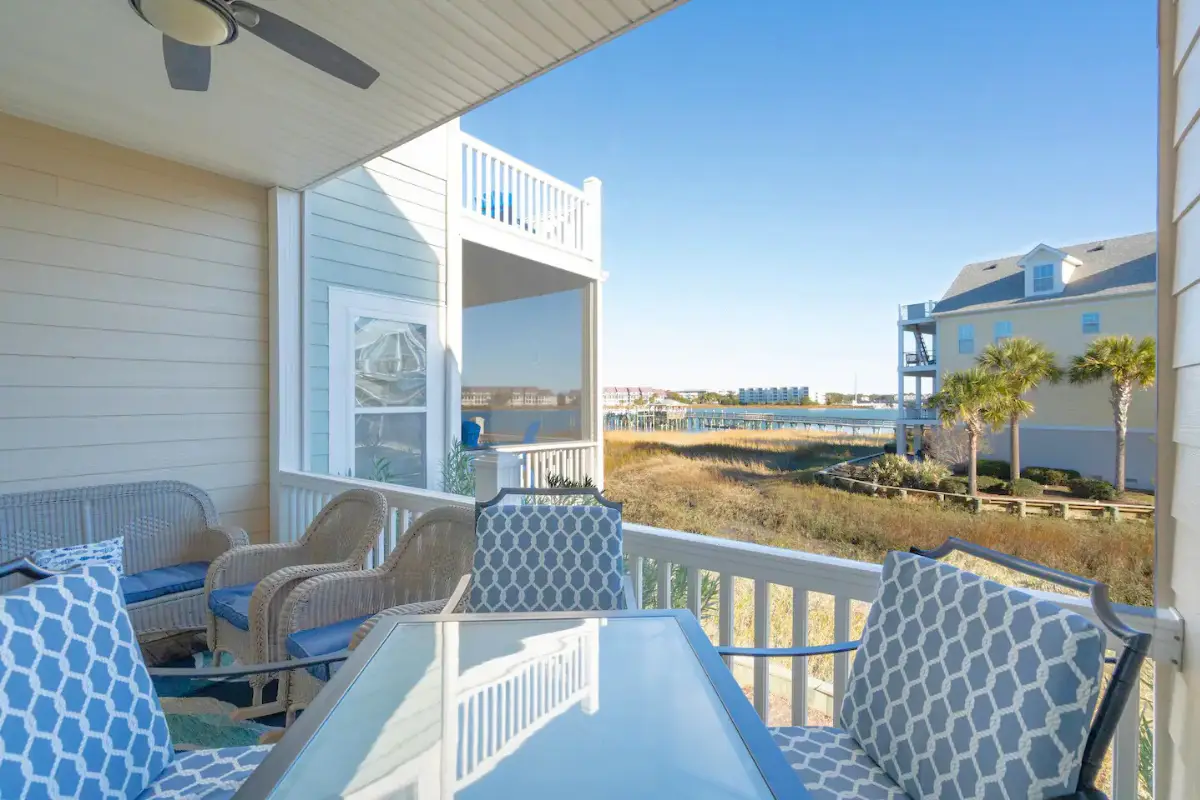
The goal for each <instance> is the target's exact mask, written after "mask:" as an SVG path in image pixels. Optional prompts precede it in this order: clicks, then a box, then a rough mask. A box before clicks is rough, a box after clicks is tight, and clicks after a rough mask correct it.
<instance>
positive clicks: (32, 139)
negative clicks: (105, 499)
mask: <svg viewBox="0 0 1200 800" xmlns="http://www.w3.org/2000/svg"><path fill="white" fill-rule="evenodd" d="M266 270H267V249H266V190H265V189H263V188H260V187H255V186H251V185H249V184H245V183H241V182H239V181H234V180H230V179H228V178H224V177H221V176H218V175H214V174H211V173H207V172H203V171H201V170H197V169H193V168H190V167H185V166H182V165H180V164H176V163H173V162H170V161H165V160H162V159H158V158H154V157H151V156H147V155H144V154H142V153H137V152H134V151H131V150H125V149H122V148H118V147H114V146H112V145H109V144H104V143H102V142H98V141H95V140H92V139H87V138H85V137H82V136H77V135H74V134H70V133H65V132H63V131H59V130H55V129H53V128H49V127H46V126H43V125H38V124H36V123H32V122H29V121H26V120H21V119H17V118H15V117H9V116H4V115H0V493H4V492H18V491H28V490H34V489H47V488H58V487H67V486H86V485H90V484H97V483H110V482H117V481H137V480H159V479H176V480H183V481H187V482H189V483H194V484H196V485H198V486H200V487H201V488H203V489H205V490H206V491H208V492H209V493H210V494H211V495H212V498H213V500H214V501H215V502H216V504H217V508H218V510H219V511H220V512H221V516H222V519H223V521H225V522H227V523H229V524H234V525H241V526H242V527H244V528H246V529H247V530H248V531H250V532H251V534H252V536H253V537H254V538H255V539H259V540H264V541H265V540H266V538H267V536H268V533H269V527H270V526H269V518H268V517H269V514H268V507H269V503H268V499H267V483H268V480H267V477H268V476H267V430H268V425H267V294H266V293H267V272H266Z"/></svg>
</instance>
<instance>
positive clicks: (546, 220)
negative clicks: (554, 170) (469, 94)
mask: <svg viewBox="0 0 1200 800" xmlns="http://www.w3.org/2000/svg"><path fill="white" fill-rule="evenodd" d="M460 137H461V142H462V144H461V147H462V159H463V167H462V176H463V185H462V196H461V199H460V202H461V206H462V210H463V212H464V213H467V214H469V215H471V217H472V218H474V219H479V220H483V221H484V222H486V223H487V224H490V225H494V226H499V227H501V228H502V229H504V230H505V231H507V232H509V233H512V234H514V235H517V236H522V237H527V238H530V239H534V240H536V241H538V242H541V243H543V244H549V245H552V246H554V247H558V248H561V249H563V250H567V251H569V252H571V253H576V254H578V255H583V256H588V255H589V249H590V248H591V244H592V241H591V240H592V238H593V234H592V232H591V231H589V230H588V227H589V225H588V220H589V219H590V218H591V215H590V214H589V213H588V204H589V199H588V197H587V195H586V193H585V192H584V190H583V189H579V188H576V187H574V186H571V185H569V184H567V183H564V182H563V181H560V180H559V179H558V178H555V177H553V176H551V175H548V174H546V173H545V172H542V171H541V170H540V169H537V168H536V167H532V166H530V165H529V164H526V163H525V162H524V161H521V160H520V159H519V158H516V157H515V156H511V155H509V154H508V153H505V152H504V151H502V150H499V149H497V148H495V147H492V146H491V145H490V144H488V143H486V142H483V141H480V140H479V139H476V138H475V137H474V136H471V135H469V134H466V133H463V134H460Z"/></svg>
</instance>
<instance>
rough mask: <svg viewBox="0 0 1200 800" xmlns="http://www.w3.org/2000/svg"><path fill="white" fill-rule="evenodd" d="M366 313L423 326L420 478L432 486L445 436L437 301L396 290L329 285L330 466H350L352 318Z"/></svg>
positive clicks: (338, 470) (338, 468) (341, 468)
mask: <svg viewBox="0 0 1200 800" xmlns="http://www.w3.org/2000/svg"><path fill="white" fill-rule="evenodd" d="M359 316H370V317H376V318H380V319H392V320H396V321H399V322H411V323H416V324H419V325H424V326H425V329H426V339H425V346H426V355H427V358H428V361H427V363H426V373H425V414H426V417H425V480H426V486H427V487H430V488H432V487H434V486H436V478H437V474H438V465H439V463H440V461H441V459H442V458H443V457H444V456H445V447H444V443H445V441H446V425H447V420H446V398H445V389H446V380H445V369H446V366H445V362H446V350H445V345H444V344H443V341H442V339H443V336H442V330H441V322H442V317H443V312H442V308H441V305H440V304H439V303H435V302H431V301H427V300H417V299H414V298H411V297H402V296H399V295H386V294H378V293H374V292H365V291H361V290H357V289H347V288H345V287H341V286H330V287H329V471H330V472H331V473H334V474H341V473H343V472H346V473H349V472H350V471H352V470H353V466H354V419H355V416H356V415H355V404H354V369H353V366H354V365H353V353H352V348H353V334H352V330H351V326H352V325H353V324H354V319H355V317H359Z"/></svg>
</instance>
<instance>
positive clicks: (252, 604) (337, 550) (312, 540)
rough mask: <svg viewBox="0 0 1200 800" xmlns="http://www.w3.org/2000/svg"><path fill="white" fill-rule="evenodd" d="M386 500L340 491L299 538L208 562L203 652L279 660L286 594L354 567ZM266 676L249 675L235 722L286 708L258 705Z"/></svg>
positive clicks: (371, 541) (367, 492)
mask: <svg viewBox="0 0 1200 800" xmlns="http://www.w3.org/2000/svg"><path fill="white" fill-rule="evenodd" d="M387 511H388V505H387V499H386V498H385V497H384V496H383V495H382V494H380V493H379V492H377V491H375V490H373V489H353V490H351V491H348V492H343V493H342V494H339V495H338V496H337V497H335V498H333V499H332V500H330V501H329V502H328V503H326V504H325V507H324V508H322V509H321V510H320V511H319V512H318V513H317V516H316V518H315V519H313V521H312V524H310V525H309V526H308V530H306V531H305V532H304V535H303V536H302V537H300V540H299V541H297V542H289V543H282V544H257V545H250V546H249V547H241V548H238V549H237V550H233V551H230V552H228V553H226V554H225V555H223V556H221V557H220V558H218V559H217V560H216V561H214V562H213V565H212V567H211V568H210V569H209V571H208V579H207V581H206V582H205V585H204V591H205V597H206V598H207V603H208V609H209V615H208V649H209V650H211V651H212V652H213V653H214V655H215V654H217V653H221V652H226V653H230V654H232V655H233V657H234V659H236V660H237V662H238V663H239V664H244V665H249V664H262V663H265V662H268V661H279V660H281V659H283V658H284V653H283V651H282V650H281V649H279V647H278V644H279V635H278V634H279V620H281V619H282V616H281V613H282V611H283V603H284V601H285V600H286V599H287V595H288V593H289V592H290V591H291V590H292V589H294V588H296V586H297V585H298V584H299V583H300V582H301V581H303V580H306V579H308V578H312V577H316V576H317V575H324V574H327V573H333V572H347V571H351V570H360V569H362V567H363V564H364V563H365V562H366V560H367V555H368V553H370V551H371V548H372V547H374V546H375V543H376V542H377V541H378V540H379V536H380V535H381V534H382V533H383V523H384V519H385V518H386V516H387ZM272 677H273V676H271V675H270V674H258V675H255V676H253V677H252V678H251V679H250V686H251V688H252V689H253V692H254V702H253V706H252V707H251V708H248V709H240V710H239V711H238V713H237V717H238V718H239V719H251V718H253V717H259V716H264V715H268V714H277V713H280V712H282V711H284V710H285V709H284V706H283V703H282V701H281V700H278V699H277V700H276V701H275V702H272V703H265V704H264V703H263V698H262V692H263V688H264V687H265V686H266V685H267V684H268V683H270V681H271V680H272Z"/></svg>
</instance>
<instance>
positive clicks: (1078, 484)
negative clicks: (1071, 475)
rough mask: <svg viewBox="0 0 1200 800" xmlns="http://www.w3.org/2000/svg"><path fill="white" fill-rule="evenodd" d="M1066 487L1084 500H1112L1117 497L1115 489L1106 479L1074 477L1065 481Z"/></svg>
mask: <svg viewBox="0 0 1200 800" xmlns="http://www.w3.org/2000/svg"><path fill="white" fill-rule="evenodd" d="M1067 488H1068V489H1070V490H1071V494H1072V495H1073V496H1075V497H1082V498H1084V499H1085V500H1104V501H1112V500H1116V499H1117V490H1116V487H1114V486H1113V485H1112V484H1111V483H1109V482H1108V481H1102V480H1099V479H1097V478H1075V479H1073V480H1071V481H1069V482H1068V483H1067Z"/></svg>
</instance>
